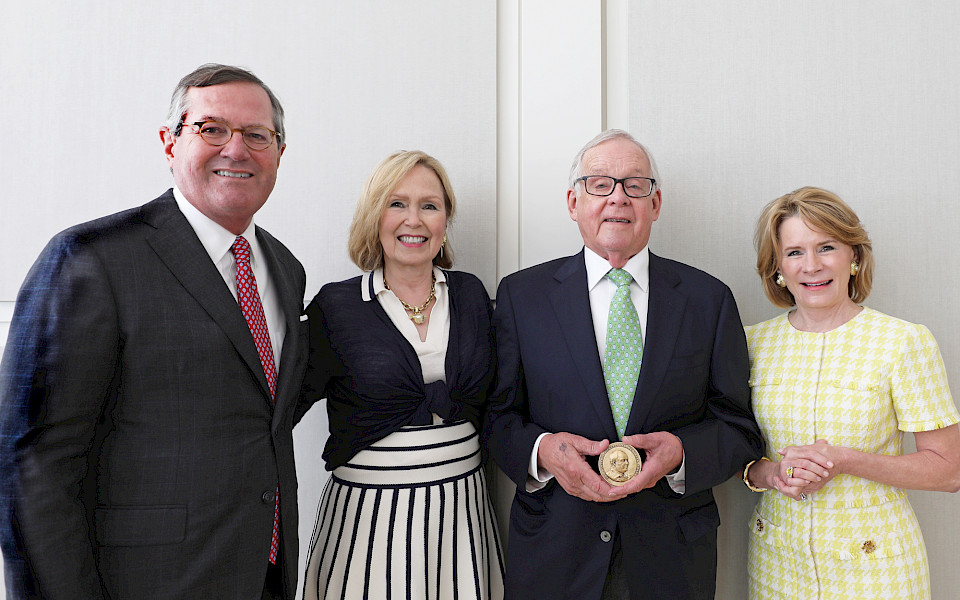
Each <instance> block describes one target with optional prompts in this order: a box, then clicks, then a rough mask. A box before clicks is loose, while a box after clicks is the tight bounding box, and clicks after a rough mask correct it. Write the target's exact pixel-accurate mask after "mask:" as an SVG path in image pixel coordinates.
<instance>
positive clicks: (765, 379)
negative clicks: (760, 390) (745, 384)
mask: <svg viewBox="0 0 960 600" xmlns="http://www.w3.org/2000/svg"><path fill="white" fill-rule="evenodd" d="M782 379H783V378H782V377H781V374H780V370H779V369H770V368H766V369H750V387H761V386H764V385H780V384H781V383H782V381H781V380H782Z"/></svg>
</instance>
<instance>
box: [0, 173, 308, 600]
mask: <svg viewBox="0 0 960 600" xmlns="http://www.w3.org/2000/svg"><path fill="white" fill-rule="evenodd" d="M257 239H258V241H259V243H260V247H261V249H262V250H263V257H262V259H263V260H265V261H266V262H267V263H268V264H269V269H270V273H271V279H272V280H273V281H274V282H275V285H276V286H277V291H278V297H279V300H280V304H281V310H282V311H283V317H284V321H285V323H286V334H285V337H284V342H283V349H282V352H281V355H280V370H279V373H278V381H277V391H276V402H275V403H274V402H273V401H271V398H270V394H269V389H268V387H267V381H266V377H265V375H264V372H263V367H262V366H261V364H260V359H259V356H258V354H257V349H256V346H255V344H254V341H253V336H252V335H251V334H250V330H249V328H248V326H247V323H246V321H245V320H244V317H243V314H242V312H241V311H240V307H239V306H238V305H237V301H236V300H235V299H234V298H233V296H232V295H231V294H230V290H229V289H228V288H227V286H226V285H225V284H224V281H223V277H222V276H221V275H220V272H219V271H218V270H217V268H216V266H215V265H214V264H213V262H212V261H211V260H210V256H209V255H208V254H207V252H206V250H205V249H204V248H203V246H202V245H201V243H200V240H199V239H198V238H197V235H196V233H195V232H194V231H193V228H192V227H191V226H190V224H189V223H188V222H187V220H186V218H185V217H184V216H183V214H182V213H181V212H180V210H179V209H178V208H177V205H176V201H175V200H174V198H173V194H172V192H171V191H168V192H167V193H165V194H163V195H162V196H161V197H159V198H157V199H156V200H154V201H153V202H150V203H148V204H145V205H143V206H141V207H139V208H134V209H131V210H128V211H125V212H122V213H118V214H116V215H111V216H108V217H104V218H102V219H98V220H96V221H92V222H90V223H85V224H83V225H78V226H76V227H72V228H70V229H68V230H66V231H64V232H62V233H60V234H58V235H57V236H55V237H54V238H53V240H51V241H50V243H49V244H48V245H47V247H46V248H45V249H44V251H43V253H42V254H41V255H40V258H38V259H37V262H36V263H35V264H34V266H33V268H32V269H31V270H30V273H29V274H28V275H27V279H26V281H25V282H24V284H23V287H22V288H21V290H20V294H19V296H18V298H17V304H16V309H15V311H14V315H13V321H12V323H11V326H10V335H9V338H8V341H7V345H6V349H5V352H4V357H3V363H2V368H0V394H2V404H0V434H2V435H0V442H2V445H0V490H2V496H0V545H2V548H3V553H4V563H5V570H6V586H7V596H8V598H10V599H11V600H12V599H15V598H16V599H19V598H41V597H42V598H46V599H58V598H67V599H71V600H76V599H94V598H95V599H99V598H170V599H174V598H176V599H181V598H224V599H228V598H229V599H230V600H236V599H247V600H259V598H260V596H261V593H262V590H263V583H264V578H265V575H266V569H267V556H268V553H269V548H270V536H271V530H272V528H273V515H274V493H275V492H274V491H275V489H276V486H277V485H278V483H279V487H280V512H281V515H280V518H281V525H282V532H283V548H282V556H283V558H284V559H285V561H284V567H285V568H286V579H287V581H288V584H289V585H288V589H287V593H288V597H289V598H292V597H293V594H294V590H295V584H296V576H297V572H296V571H297V548H298V540H297V529H298V516H297V483H296V474H295V471H294V459H293V438H292V428H293V423H294V420H295V414H299V413H297V411H295V406H296V403H297V399H298V396H299V392H300V384H301V382H302V379H303V372H304V368H305V363H306V348H307V341H308V339H307V338H308V331H307V323H303V322H300V319H299V317H300V314H301V313H302V309H303V293H304V284H305V276H304V271H303V267H302V266H301V265H300V263H299V262H298V261H297V259H296V258H294V256H293V255H292V254H291V253H290V251H289V250H287V248H285V247H284V246H283V245H282V244H281V243H280V242H278V241H277V240H276V239H274V238H273V237H272V236H271V235H270V234H268V233H267V232H266V231H264V230H262V229H260V228H257Z"/></svg>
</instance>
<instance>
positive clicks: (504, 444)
mask: <svg viewBox="0 0 960 600" xmlns="http://www.w3.org/2000/svg"><path fill="white" fill-rule="evenodd" d="M493 331H494V338H495V343H496V348H497V353H496V354H497V377H496V385H495V387H494V392H493V396H492V401H491V404H490V410H489V411H488V412H487V416H486V422H485V426H484V438H485V441H486V444H487V449H488V451H489V452H490V454H491V455H492V456H493V458H494V460H495V461H496V462H497V464H498V465H499V466H500V468H501V469H503V471H504V473H506V475H507V477H509V478H510V479H511V480H513V482H514V483H516V484H517V486H518V487H519V488H520V489H524V488H525V486H526V481H527V474H528V469H529V464H530V453H531V452H532V451H533V445H534V443H535V442H536V441H537V437H539V436H540V434H542V433H549V432H548V431H547V430H545V429H544V428H542V427H540V426H538V425H536V424H535V423H533V422H531V421H530V418H529V417H530V415H529V411H528V408H527V388H526V383H525V381H524V375H523V360H522V355H521V352H520V340H519V336H518V332H517V322H516V315H515V313H514V307H513V302H512V299H511V297H510V285H509V280H507V279H505V280H503V281H502V282H501V283H500V286H499V289H498V290H497V306H496V309H494V311H493Z"/></svg>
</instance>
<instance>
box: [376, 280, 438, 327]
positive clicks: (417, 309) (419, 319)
mask: <svg viewBox="0 0 960 600" xmlns="http://www.w3.org/2000/svg"><path fill="white" fill-rule="evenodd" d="M431 277H432V279H433V281H432V282H431V283H430V295H429V296H428V297H427V301H426V302H424V303H423V304H421V305H420V306H411V305H409V304H407V303H406V302H404V301H403V300H402V299H401V298H400V296H397V295H396V294H394V297H395V298H396V299H397V300H400V304H402V305H403V308H405V309H406V310H408V311H411V312H413V314H412V315H407V316H408V317H410V320H411V321H413V322H414V323H416V324H417V325H422V324H423V318H424V315H423V311H424V309H426V308H427V305H428V304H430V301H431V300H433V299H434V298H436V297H437V274H436V273H431ZM383 287H385V288H387V289H388V290H390V284H389V283H387V274H386V273H384V274H383ZM390 291H391V292H392V291H393V290H390Z"/></svg>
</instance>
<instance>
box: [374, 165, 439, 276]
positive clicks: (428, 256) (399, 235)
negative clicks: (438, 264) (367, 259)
mask: <svg viewBox="0 0 960 600" xmlns="http://www.w3.org/2000/svg"><path fill="white" fill-rule="evenodd" d="M446 231H447V210H446V205H445V203H444V196H443V185H442V184H441V183H440V178H439V177H437V174H436V173H434V172H433V169H430V168H428V167H425V166H423V165H417V166H415V167H414V168H412V169H411V170H410V172H409V173H407V175H406V176H405V177H404V178H403V179H401V180H400V183H398V184H397V187H396V188H395V189H394V190H393V192H392V193H391V194H390V198H389V199H388V200H387V207H386V208H385V209H384V211H383V215H381V217H380V245H381V246H383V261H384V269H385V270H390V271H392V270H394V269H396V268H400V267H419V268H427V267H428V266H429V267H430V268H432V265H433V257H435V256H436V255H437V253H438V252H440V245H441V244H442V243H443V235H444V233H446Z"/></svg>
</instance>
